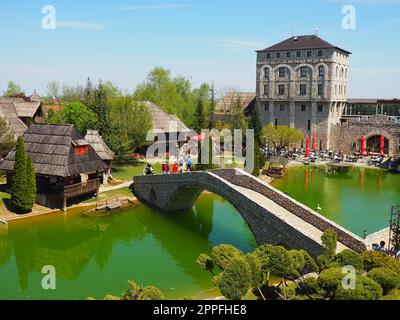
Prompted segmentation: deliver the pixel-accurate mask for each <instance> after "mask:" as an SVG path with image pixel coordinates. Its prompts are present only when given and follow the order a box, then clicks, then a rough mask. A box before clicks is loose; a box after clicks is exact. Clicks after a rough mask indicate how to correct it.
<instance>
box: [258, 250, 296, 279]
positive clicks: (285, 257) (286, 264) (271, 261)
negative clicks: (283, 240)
mask: <svg viewBox="0 0 400 320" xmlns="http://www.w3.org/2000/svg"><path fill="white" fill-rule="evenodd" d="M255 254H256V255H257V256H258V257H259V259H260V261H261V266H262V269H263V271H264V272H269V273H271V274H273V275H275V276H278V277H282V278H287V277H291V276H293V275H294V274H295V273H296V270H295V269H294V268H293V260H292V258H291V256H290V254H289V251H287V250H286V249H285V248H284V247H278V246H277V247H275V246H272V245H263V246H261V247H259V248H257V249H256V251H255Z"/></svg>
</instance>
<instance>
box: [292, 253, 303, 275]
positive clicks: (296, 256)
mask: <svg viewBox="0 0 400 320" xmlns="http://www.w3.org/2000/svg"><path fill="white" fill-rule="evenodd" d="M289 256H290V258H291V259H292V261H293V268H294V269H295V270H296V271H297V272H299V273H300V274H302V273H303V270H304V268H305V267H306V259H305V257H304V254H303V252H302V251H300V250H290V251H289Z"/></svg>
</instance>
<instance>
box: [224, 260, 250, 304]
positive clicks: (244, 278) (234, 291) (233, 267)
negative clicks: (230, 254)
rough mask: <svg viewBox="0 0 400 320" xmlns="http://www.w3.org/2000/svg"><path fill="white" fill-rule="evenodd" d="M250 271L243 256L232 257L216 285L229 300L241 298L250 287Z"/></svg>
mask: <svg viewBox="0 0 400 320" xmlns="http://www.w3.org/2000/svg"><path fill="white" fill-rule="evenodd" d="M250 282H251V271H250V267H249V264H248V263H247V261H246V260H245V259H243V258H236V257H235V258H233V259H232V260H231V261H230V262H229V264H228V265H227V266H226V269H225V270H224V272H223V273H222V275H221V277H220V279H219V281H218V287H219V289H220V291H221V293H222V294H223V296H224V297H226V298H227V299H229V300H241V299H242V297H244V296H245V295H246V294H247V292H248V291H249V289H250Z"/></svg>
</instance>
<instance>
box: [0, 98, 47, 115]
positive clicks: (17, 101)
mask: <svg viewBox="0 0 400 320" xmlns="http://www.w3.org/2000/svg"><path fill="white" fill-rule="evenodd" d="M2 102H4V103H13V104H14V107H15V110H16V112H17V115H18V117H20V118H33V117H34V116H35V114H36V112H37V111H38V109H39V108H40V107H41V105H42V102H41V101H40V100H30V98H24V97H15V98H9V97H1V98H0V103H2Z"/></svg>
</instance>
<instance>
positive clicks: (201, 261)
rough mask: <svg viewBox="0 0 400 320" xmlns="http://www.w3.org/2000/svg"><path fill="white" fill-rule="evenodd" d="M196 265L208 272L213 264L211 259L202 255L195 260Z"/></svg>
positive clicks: (212, 267)
mask: <svg viewBox="0 0 400 320" xmlns="http://www.w3.org/2000/svg"><path fill="white" fill-rule="evenodd" d="M196 262H197V264H198V265H199V266H200V267H201V268H202V269H203V270H205V271H210V272H212V270H213V269H214V262H213V260H212V259H211V257H210V256H209V255H207V254H205V253H202V254H200V255H199V257H198V258H197V261H196Z"/></svg>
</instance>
